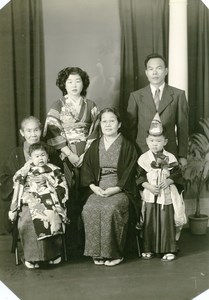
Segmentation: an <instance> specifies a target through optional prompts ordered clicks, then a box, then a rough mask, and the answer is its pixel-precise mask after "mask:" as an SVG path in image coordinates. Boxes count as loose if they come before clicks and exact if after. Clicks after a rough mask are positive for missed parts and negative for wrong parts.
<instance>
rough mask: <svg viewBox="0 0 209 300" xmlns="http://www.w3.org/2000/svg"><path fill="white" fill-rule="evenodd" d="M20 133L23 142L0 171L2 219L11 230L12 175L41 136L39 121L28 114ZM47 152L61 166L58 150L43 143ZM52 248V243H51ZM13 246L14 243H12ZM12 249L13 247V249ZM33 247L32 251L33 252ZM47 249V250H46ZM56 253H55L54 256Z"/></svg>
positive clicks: (44, 247) (43, 250) (54, 162)
mask: <svg viewBox="0 0 209 300" xmlns="http://www.w3.org/2000/svg"><path fill="white" fill-rule="evenodd" d="M20 134H21V136H22V137H23V140H24V142H23V144H22V145H21V146H19V147H16V148H14V149H13V150H12V151H11V153H10V154H9V156H8V159H7V160H6V161H5V163H4V165H3V167H2V170H1V173H0V182H1V185H0V187H1V198H2V200H3V201H4V204H5V212H4V219H5V220H4V221H5V225H6V229H7V230H8V231H11V230H12V229H13V232H14V231H15V230H14V229H15V228H16V227H15V228H12V227H13V226H11V222H9V220H8V211H9V208H10V204H11V200H12V197H13V176H14V175H15V173H16V172H17V171H18V170H19V169H20V168H22V167H23V166H24V164H25V163H26V162H27V161H28V160H29V159H30V155H29V147H30V145H32V144H34V143H37V142H39V141H40V138H41V123H40V121H39V120H38V119H37V118H36V117H34V116H29V117H27V118H25V119H23V120H22V122H21V128H20ZM45 147H46V149H47V153H48V155H49V162H50V163H53V164H54V165H56V166H59V167H62V161H61V159H60V158H59V155H58V152H57V151H56V150H55V149H54V148H53V147H51V146H49V145H47V144H45ZM51 247H52V248H53V245H51ZM14 248H15V245H14ZM41 249H42V252H43V253H45V249H48V244H47V247H46V245H45V243H44V242H40V243H39V250H40V251H41ZM13 251H14V249H13ZM35 251H36V250H35V249H34V253H35ZM47 251H48V250H47ZM56 254H57V253H55V256H56Z"/></svg>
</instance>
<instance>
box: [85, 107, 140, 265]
mask: <svg viewBox="0 0 209 300" xmlns="http://www.w3.org/2000/svg"><path fill="white" fill-rule="evenodd" d="M99 119H100V127H101V131H102V137H101V138H100V139H97V140H95V141H94V142H93V143H92V144H91V146H90V148H89V149H88V151H87V152H86V154H85V156H84V161H83V165H82V168H81V187H88V191H87V192H90V196H89V197H88V199H87V201H86V204H85V205H84V207H83V211H82V218H83V222H84V229H85V250H84V255H85V256H91V257H92V258H93V261H94V263H95V264H96V265H105V266H114V265H117V264H119V263H120V262H122V261H123V256H124V246H125V241H126V236H127V227H128V219H129V204H130V201H131V202H132V203H133V204H134V205H135V206H137V205H136V203H135V199H137V198H136V197H135V193H136V186H135V167H136V161H137V152H136V149H135V146H134V145H133V144H132V143H131V142H129V141H128V140H127V139H125V138H124V137H123V136H122V135H121V134H120V133H119V132H118V130H119V128H120V126H121V122H120V116H119V114H118V112H117V111H116V110H115V109H112V108H105V109H103V110H102V111H101V112H100V117H99ZM88 195H89V194H88Z"/></svg>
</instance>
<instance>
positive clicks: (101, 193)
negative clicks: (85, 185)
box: [89, 184, 106, 197]
mask: <svg viewBox="0 0 209 300" xmlns="http://www.w3.org/2000/svg"><path fill="white" fill-rule="evenodd" d="M89 187H90V189H91V190H92V191H93V192H94V194H95V195H97V196H101V197H106V196H105V195H104V190H103V189H101V188H100V187H99V186H97V185H95V184H90V186H89Z"/></svg>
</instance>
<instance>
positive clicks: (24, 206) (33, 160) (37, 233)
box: [9, 142, 68, 269]
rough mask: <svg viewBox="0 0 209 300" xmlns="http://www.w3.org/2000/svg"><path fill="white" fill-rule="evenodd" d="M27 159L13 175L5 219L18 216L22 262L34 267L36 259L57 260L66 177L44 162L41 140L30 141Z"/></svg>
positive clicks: (44, 155)
mask: <svg viewBox="0 0 209 300" xmlns="http://www.w3.org/2000/svg"><path fill="white" fill-rule="evenodd" d="M29 154H30V160H29V161H27V162H26V163H25V165H24V166H23V167H22V168H21V169H20V170H19V171H17V172H16V174H15V175H14V178H13V180H14V193H13V198H12V202H11V206H10V211H9V219H10V220H11V221H14V220H15V219H16V218H17V216H18V217H19V218H18V231H19V235H20V239H21V242H22V246H23V252H24V258H25V262H24V263H25V266H26V267H28V268H31V269H32V268H38V267H39V262H40V261H49V263H50V264H57V263H59V262H60V261H61V241H60V238H61V236H60V235H61V234H63V233H64V229H65V226H64V223H65V222H66V221H67V218H66V209H65V202H66V200H67V199H68V190H67V184H66V181H65V179H64V177H63V175H62V173H61V171H60V169H59V167H57V166H55V165H53V164H51V163H48V162H47V161H48V154H47V152H46V148H45V146H44V144H42V143H40V142H39V143H35V144H31V145H30V147H29Z"/></svg>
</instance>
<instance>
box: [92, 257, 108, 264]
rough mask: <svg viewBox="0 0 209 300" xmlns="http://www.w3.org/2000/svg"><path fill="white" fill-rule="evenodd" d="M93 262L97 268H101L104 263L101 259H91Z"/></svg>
mask: <svg viewBox="0 0 209 300" xmlns="http://www.w3.org/2000/svg"><path fill="white" fill-rule="evenodd" d="M93 261H94V264H95V265H97V266H102V265H104V263H105V261H104V259H101V258H98V259H97V258H93Z"/></svg>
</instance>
